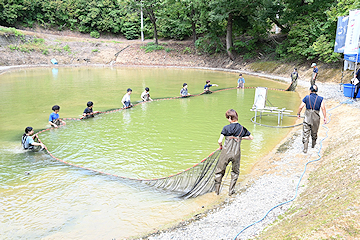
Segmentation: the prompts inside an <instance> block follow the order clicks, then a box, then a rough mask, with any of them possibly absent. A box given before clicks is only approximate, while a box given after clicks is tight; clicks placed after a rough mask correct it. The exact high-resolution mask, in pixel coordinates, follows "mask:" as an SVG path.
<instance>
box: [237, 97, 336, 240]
mask: <svg viewBox="0 0 360 240" xmlns="http://www.w3.org/2000/svg"><path fill="white" fill-rule="evenodd" d="M342 104H343V103H340V104H339V105H338V106H336V107H333V108H331V109H330V110H328V111H327V112H330V111H332V110H334V109H335V108H337V107H339V106H341V105H342ZM330 121H331V113H329V121H328V122H327V123H329V122H330ZM322 127H324V128H325V129H326V136H325V137H324V138H323V139H321V140H320V148H319V151H318V153H317V155H318V158H317V159H315V160H311V161H308V162H307V163H306V164H305V167H304V171H303V173H302V174H301V176H300V179H299V182H298V184H297V186H296V192H295V195H294V197H293V198H292V199H290V200H288V201H286V202H282V203H280V204H278V205H276V206H274V207H272V208H271V209H270V210H269V211H268V212H267V213H266V214H265V215H264V217H263V218H261V219H260V220H258V221H256V222H254V223H252V224H250V225H248V226H246V227H245V228H243V229H242V230H241V231H240V232H239V233H238V234H237V235H236V236H235V238H234V240H236V239H237V237H238V236H239V235H240V234H241V233H242V232H244V231H245V230H246V229H248V228H249V227H251V226H253V225H255V224H257V223H259V222H261V221H262V220H264V219H265V218H266V217H267V215H268V214H269V213H270V212H271V211H272V210H274V209H275V208H277V207H280V206H282V205H284V204H287V203H290V202H292V201H294V200H295V198H296V197H297V195H298V190H299V186H300V182H301V180H302V178H303V176H304V174H305V172H306V167H307V165H308V164H310V163H313V162H316V161H319V160H320V159H321V158H322V156H321V155H320V151H321V149H322V142H323V141H324V140H325V139H326V138H328V136H329V135H328V133H329V128H328V127H326V126H325V124H323V125H322Z"/></svg>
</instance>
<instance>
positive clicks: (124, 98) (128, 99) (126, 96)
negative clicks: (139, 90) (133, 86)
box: [121, 93, 130, 102]
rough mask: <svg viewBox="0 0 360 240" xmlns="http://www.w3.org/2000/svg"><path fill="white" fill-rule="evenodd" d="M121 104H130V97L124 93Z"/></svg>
mask: <svg viewBox="0 0 360 240" xmlns="http://www.w3.org/2000/svg"><path fill="white" fill-rule="evenodd" d="M121 102H130V95H129V94H127V93H126V94H125V95H124V97H123V98H122V100H121Z"/></svg>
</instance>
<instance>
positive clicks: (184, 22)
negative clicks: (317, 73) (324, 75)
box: [0, 0, 360, 63]
mask: <svg viewBox="0 0 360 240" xmlns="http://www.w3.org/2000/svg"><path fill="white" fill-rule="evenodd" d="M359 8H360V1H359V0H252V1H248V0H0V13H1V14H0V25H1V26H5V27H15V28H20V29H21V28H33V27H35V26H38V27H41V28H44V29H51V30H55V31H64V30H71V31H77V32H81V33H88V34H90V36H91V37H94V38H99V37H101V36H106V35H109V34H110V35H114V36H123V37H125V38H127V39H139V38H140V34H141V13H143V19H144V26H143V28H142V30H143V33H144V36H145V38H147V39H154V43H155V44H158V39H159V38H160V39H174V40H184V39H192V40H193V43H194V46H195V47H196V49H197V51H199V52H203V53H208V54H216V53H219V52H226V53H227V54H228V56H229V57H230V58H231V59H234V58H235V56H241V57H242V58H243V59H245V60H246V59H251V58H255V57H256V56H258V55H261V56H266V58H268V59H272V60H280V61H307V60H316V61H321V62H324V63H336V62H339V61H341V59H342V56H341V54H339V53H334V51H333V49H334V42H335V35H336V24H337V18H338V17H339V16H345V15H348V14H349V10H353V9H359Z"/></svg>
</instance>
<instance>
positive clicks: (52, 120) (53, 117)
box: [49, 105, 65, 128]
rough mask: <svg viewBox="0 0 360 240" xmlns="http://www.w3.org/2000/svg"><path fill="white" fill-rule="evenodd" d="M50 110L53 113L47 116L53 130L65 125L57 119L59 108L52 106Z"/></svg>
mask: <svg viewBox="0 0 360 240" xmlns="http://www.w3.org/2000/svg"><path fill="white" fill-rule="evenodd" d="M51 109H52V110H53V111H54V112H52V113H51V114H50V116H49V124H50V125H51V126H53V127H55V128H57V127H58V126H60V125H65V122H64V121H63V120H61V119H60V118H59V117H60V116H59V111H60V106H59V105H54V106H53V107H52V108H51Z"/></svg>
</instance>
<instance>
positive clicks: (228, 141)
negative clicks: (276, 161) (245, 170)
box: [215, 109, 254, 196]
mask: <svg viewBox="0 0 360 240" xmlns="http://www.w3.org/2000/svg"><path fill="white" fill-rule="evenodd" d="M225 117H226V119H227V120H228V121H229V123H230V124H229V125H226V126H225V127H224V128H223V130H222V131H221V135H220V138H219V140H218V143H219V146H220V149H222V150H221V154H220V158H219V162H218V164H217V166H216V168H215V193H216V194H217V195H219V194H220V186H221V181H222V178H223V176H224V174H225V170H226V167H227V165H228V164H229V162H232V171H231V182H230V187H229V196H230V195H232V194H234V193H235V184H236V181H237V180H238V177H239V173H240V170H239V169H240V158H241V149H240V144H241V140H253V139H254V137H253V136H252V135H251V133H250V132H249V131H248V130H247V129H246V128H244V127H243V126H241V125H240V124H239V123H238V114H237V112H236V111H235V110H234V109H229V110H227V111H226V113H225ZM224 137H225V143H224V146H223V145H222V141H223V139H224Z"/></svg>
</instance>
